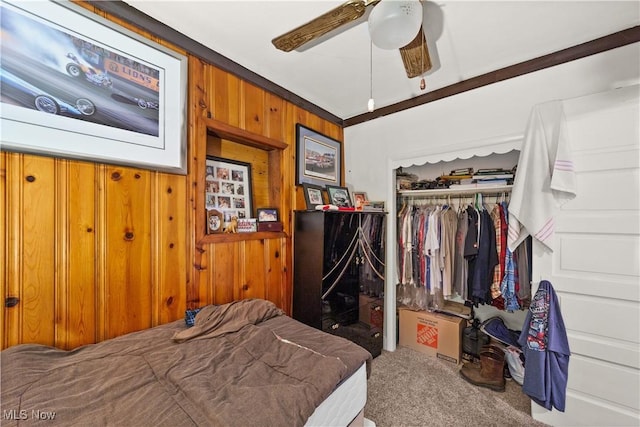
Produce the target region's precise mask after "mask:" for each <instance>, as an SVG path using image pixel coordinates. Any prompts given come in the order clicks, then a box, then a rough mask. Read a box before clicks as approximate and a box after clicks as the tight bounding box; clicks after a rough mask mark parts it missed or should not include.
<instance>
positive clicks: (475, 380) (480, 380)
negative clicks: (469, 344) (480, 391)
mask: <svg viewBox="0 0 640 427" xmlns="http://www.w3.org/2000/svg"><path fill="white" fill-rule="evenodd" d="M460 375H461V376H462V378H464V379H465V380H466V381H468V382H470V383H471V384H474V385H477V386H480V387H486V388H489V389H491V390H494V391H504V386H505V381H504V352H503V351H502V350H501V349H499V348H484V347H483V349H482V350H481V351H480V365H479V366H478V365H477V364H472V363H465V364H464V366H462V369H460Z"/></svg>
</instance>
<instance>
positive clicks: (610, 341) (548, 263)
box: [532, 86, 640, 426]
mask: <svg viewBox="0 0 640 427" xmlns="http://www.w3.org/2000/svg"><path fill="white" fill-rule="evenodd" d="M638 93H639V87H638V86H633V87H628V88H624V89H617V90H614V91H611V92H607V93H602V94H595V95H590V96H587V97H582V98H577V99H572V100H567V101H565V104H564V105H565V113H566V117H567V122H568V132H569V138H570V141H571V145H572V148H573V152H574V155H575V156H574V163H575V165H576V169H577V177H578V195H577V197H576V198H575V199H574V200H572V201H571V202H569V203H567V204H566V205H564V206H563V208H562V210H561V212H560V215H559V218H557V220H556V237H555V242H556V245H555V247H556V248H555V250H554V252H553V253H545V252H544V251H543V249H542V247H541V245H539V244H538V245H535V244H534V260H533V280H534V281H535V282H536V285H537V282H539V280H540V279H547V280H549V281H550V282H551V283H552V284H553V286H554V289H555V290H556V293H557V294H558V298H559V299H560V306H561V310H562V315H563V318H564V322H565V326H566V328H567V335H568V337H569V345H570V347H571V358H570V362H569V382H568V386H567V402H566V411H565V413H561V412H558V411H556V410H554V411H551V412H550V411H546V410H545V409H544V408H542V407H540V406H538V405H536V404H535V403H532V415H533V417H534V418H535V419H537V420H540V421H543V422H545V423H547V424H551V425H558V426H569V425H570V426H578V425H591V426H605V425H606V426H632V425H635V426H638V425H640V267H639V266H640V175H639V170H640V169H639V168H640V165H639V163H640V161H639V159H640V137H639V129H640V123H639V117H640V111H639V108H638V106H639V104H640V99H639V96H638Z"/></svg>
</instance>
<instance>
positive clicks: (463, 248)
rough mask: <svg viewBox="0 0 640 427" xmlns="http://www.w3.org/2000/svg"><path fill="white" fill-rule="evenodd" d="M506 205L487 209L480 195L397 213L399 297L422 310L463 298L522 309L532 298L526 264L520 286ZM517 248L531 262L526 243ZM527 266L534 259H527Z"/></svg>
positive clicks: (415, 206)
mask: <svg viewBox="0 0 640 427" xmlns="http://www.w3.org/2000/svg"><path fill="white" fill-rule="evenodd" d="M507 211H508V204H507V203H506V202H501V203H496V204H495V205H494V206H492V207H491V209H488V208H487V207H486V206H485V205H484V204H483V202H482V198H481V197H479V201H478V202H477V203H475V204H469V205H467V206H461V207H460V208H459V209H458V211H457V212H456V210H455V209H454V208H453V207H452V206H451V205H450V204H445V205H440V204H435V203H433V202H432V203H431V204H429V203H428V202H427V201H424V200H423V201H418V202H417V203H414V204H405V205H403V206H402V208H401V209H400V211H399V212H398V255H399V258H400V259H399V260H398V266H399V267H398V269H399V271H398V272H399V275H398V277H399V279H400V287H399V289H398V295H397V296H398V301H399V302H400V303H402V304H405V305H409V306H412V305H413V306H417V308H421V309H433V308H438V306H439V305H440V304H442V303H443V299H444V298H448V297H453V296H456V295H457V296H460V297H462V298H463V299H465V300H467V301H470V302H472V303H473V304H474V305H477V304H491V305H494V306H495V307H496V308H498V309H503V310H509V311H513V310H518V309H520V308H521V307H522V306H523V305H522V303H523V302H524V303H525V306H527V305H528V303H527V302H528V300H530V297H531V291H530V286H529V277H530V274H528V268H527V271H526V272H524V273H523V274H522V276H524V277H523V278H524V279H525V280H526V281H523V283H524V284H526V285H525V286H520V280H519V277H520V275H519V270H518V260H517V257H518V254H516V253H513V252H511V251H510V250H509V248H508V246H507V230H508V213H507ZM522 248H523V249H522V250H520V248H518V252H519V253H521V254H522V256H524V257H525V259H527V260H528V256H529V253H530V252H527V246H525V245H522ZM523 265H525V266H527V267H528V266H529V265H530V263H528V262H524V263H523Z"/></svg>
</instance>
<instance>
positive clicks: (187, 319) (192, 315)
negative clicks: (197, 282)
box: [184, 308, 202, 328]
mask: <svg viewBox="0 0 640 427" xmlns="http://www.w3.org/2000/svg"><path fill="white" fill-rule="evenodd" d="M200 310H202V309H201V308H194V309H193V310H187V311H185V312H184V323H186V324H187V327H189V328H190V327H191V326H193V324H194V323H195V321H196V314H198V312H199V311H200Z"/></svg>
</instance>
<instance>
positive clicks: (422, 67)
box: [420, 30, 427, 90]
mask: <svg viewBox="0 0 640 427" xmlns="http://www.w3.org/2000/svg"><path fill="white" fill-rule="evenodd" d="M423 31H424V30H423ZM420 44H421V45H422V46H421V49H420V60H421V61H422V64H421V65H420V69H421V70H422V78H421V79H420V90H425V88H426V87H427V83H426V82H425V81H424V37H422V40H421V41H420Z"/></svg>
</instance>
